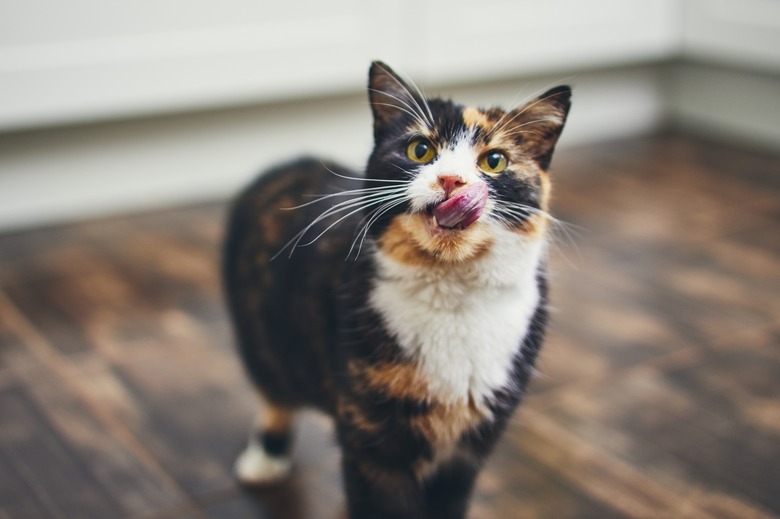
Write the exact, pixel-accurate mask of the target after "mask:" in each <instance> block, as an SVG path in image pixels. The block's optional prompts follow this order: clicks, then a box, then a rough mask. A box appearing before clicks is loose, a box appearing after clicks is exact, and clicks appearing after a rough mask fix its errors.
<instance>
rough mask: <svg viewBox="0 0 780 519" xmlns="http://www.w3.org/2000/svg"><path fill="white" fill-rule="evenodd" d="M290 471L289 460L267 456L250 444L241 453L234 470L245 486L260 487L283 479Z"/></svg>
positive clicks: (257, 446)
mask: <svg viewBox="0 0 780 519" xmlns="http://www.w3.org/2000/svg"><path fill="white" fill-rule="evenodd" d="M291 469H292V462H291V461H290V458H286V457H275V456H269V455H268V453H266V452H265V450H263V448H262V447H260V446H259V445H257V444H255V443H250V444H249V445H248V446H247V448H246V449H244V452H242V453H241V454H240V455H239V457H238V459H237V460H236V464H235V466H234V470H235V473H236V477H238V479H239V481H241V483H244V484H245V485H262V484H264V483H274V482H276V481H279V480H281V479H284V478H285V477H286V476H287V475H288V474H289V473H290V470H291Z"/></svg>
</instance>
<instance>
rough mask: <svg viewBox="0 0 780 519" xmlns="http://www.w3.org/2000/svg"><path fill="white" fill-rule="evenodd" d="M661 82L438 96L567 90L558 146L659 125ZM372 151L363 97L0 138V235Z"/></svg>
mask: <svg viewBox="0 0 780 519" xmlns="http://www.w3.org/2000/svg"><path fill="white" fill-rule="evenodd" d="M658 78H659V74H657V73H656V70H655V69H654V68H652V67H645V68H632V69H616V70H610V71H601V72H587V73H580V74H577V75H575V76H573V77H568V78H567V77H561V76H553V77H543V78H535V79H533V80H528V79H517V80H511V81H502V82H495V83H490V84H485V85H480V86H470V87H453V88H441V89H439V90H440V92H436V93H440V94H442V95H446V96H447V97H451V98H453V99H456V100H458V101H462V102H465V103H470V104H471V103H473V104H481V105H493V104H498V105H505V106H506V105H508V104H511V103H512V102H513V100H515V102H518V101H520V100H522V99H523V98H524V97H528V96H531V95H533V94H534V92H535V91H537V90H540V89H544V88H545V87H549V86H552V85H553V84H560V83H564V82H567V83H570V84H572V85H573V86H574V92H575V93H574V107H573V110H572V113H571V116H570V119H569V123H568V126H567V128H566V130H565V132H564V137H563V139H562V141H561V146H567V145H572V144H583V143H588V142H594V141H598V140H603V139H611V138H618V137H628V136H632V135H641V134H644V133H647V132H649V131H653V130H654V129H656V128H658V127H659V126H660V124H661V120H662V115H663V110H664V109H663V91H662V90H663V89H662V85H661V84H660V82H659V79H658ZM428 90H431V91H435V90H436V89H434V88H429V89H428ZM518 93H520V96H519V97H517V94H518ZM370 148H371V121H370V115H369V108H368V105H367V101H366V99H365V97H364V96H363V95H359V96H357V95H355V96H345V97H331V98H326V99H319V100H308V101H300V102H295V103H293V102H290V103H284V104H276V105H258V106H250V107H244V108H230V109H222V110H214V111H209V112H203V113H195V114H183V115H171V116H161V117H156V118H150V119H137V120H128V121H117V122H109V123H100V124H94V125H84V126H76V127H65V128H53V129H44V130H36V131H27V132H19V133H10V134H0V229H11V228H23V227H30V226H38V225H45V224H50V223H60V222H66V221H74V220H79V219H84V218H90V217H96V216H104V215H111V214H117V213H123V212H128V211H137V210H144V209H151V208H156V207H163V206H167V205H171V204H182V203H188V202H194V201H199V200H210V199H219V198H223V197H227V196H229V195H230V194H231V193H234V192H235V191H236V190H237V189H238V188H239V187H240V186H241V185H242V184H244V183H245V182H247V181H248V180H249V179H250V178H251V177H252V176H253V175H254V174H256V172H257V171H258V170H260V169H262V168H264V167H267V166H269V165H271V164H273V163H274V162H277V161H279V160H285V159H287V158H292V157H294V156H296V155H300V154H303V153H311V154H316V155H321V156H323V157H327V158H331V159H335V160H340V161H343V162H345V163H347V164H350V165H352V166H354V167H358V168H359V167H361V166H362V164H363V162H364V161H365V159H366V157H367V155H368V153H369V151H370Z"/></svg>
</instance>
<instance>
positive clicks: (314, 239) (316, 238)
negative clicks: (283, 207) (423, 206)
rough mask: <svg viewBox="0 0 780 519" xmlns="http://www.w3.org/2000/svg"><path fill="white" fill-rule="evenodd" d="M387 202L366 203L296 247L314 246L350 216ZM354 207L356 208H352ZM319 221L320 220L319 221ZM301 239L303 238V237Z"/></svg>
mask: <svg viewBox="0 0 780 519" xmlns="http://www.w3.org/2000/svg"><path fill="white" fill-rule="evenodd" d="M400 196H404V195H396V197H400ZM386 200H387V199H386V198H381V199H379V200H373V201H371V202H368V203H366V204H363V205H360V206H359V207H358V208H357V209H355V210H353V211H350V212H349V213H347V214H345V215H343V216H341V217H340V218H339V219H338V220H336V221H335V222H333V223H332V224H330V225H329V226H328V227H326V228H325V230H324V231H322V232H321V233H319V234H318V235H317V236H315V237H314V238H312V239H311V240H310V241H308V242H306V243H303V244H301V243H300V240H298V243H296V247H308V246H309V245H312V244H313V243H314V242H316V241H317V240H319V239H320V238H321V237H322V236H323V235H324V234H325V233H326V232H328V231H329V230H331V229H332V228H333V227H335V226H336V225H338V224H339V223H341V222H342V221H344V220H345V219H347V218H349V217H350V216H352V215H353V214H355V213H359V212H360V211H362V210H364V209H366V208H368V207H371V206H372V205H376V204H381V203H383V202H385V201H386ZM352 207H354V206H352ZM318 220H319V219H318ZM319 221H321V220H319ZM316 222H317V221H315V222H314V223H316ZM309 228H311V226H309ZM301 238H303V236H301Z"/></svg>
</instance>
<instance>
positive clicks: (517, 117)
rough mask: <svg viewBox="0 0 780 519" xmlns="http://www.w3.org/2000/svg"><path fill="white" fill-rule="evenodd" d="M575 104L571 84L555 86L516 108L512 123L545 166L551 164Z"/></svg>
mask: <svg viewBox="0 0 780 519" xmlns="http://www.w3.org/2000/svg"><path fill="white" fill-rule="evenodd" d="M569 108H571V88H570V87H569V86H567V85H561V86H557V87H554V88H551V89H550V90H548V91H547V92H545V93H544V94H542V95H540V96H539V97H537V98H536V99H534V100H532V101H529V102H528V103H526V104H525V105H523V106H521V107H520V108H517V109H515V110H514V111H513V112H512V114H511V115H512V119H511V121H512V127H513V128H514V129H515V130H516V132H517V134H518V135H521V136H522V137H521V143H522V145H523V147H524V148H525V149H526V151H527V152H528V153H530V155H531V157H532V158H533V159H534V160H535V161H536V162H537V163H538V164H539V167H540V168H542V169H543V170H547V169H548V168H549V167H550V161H551V160H552V154H553V151H555V145H556V144H557V142H558V138H559V137H560V136H561V132H562V131H563V126H564V125H565V124H566V118H567V117H568V115H569Z"/></svg>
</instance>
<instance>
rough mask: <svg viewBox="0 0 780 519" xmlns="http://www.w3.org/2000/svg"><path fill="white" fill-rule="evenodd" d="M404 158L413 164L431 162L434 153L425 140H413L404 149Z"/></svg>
mask: <svg viewBox="0 0 780 519" xmlns="http://www.w3.org/2000/svg"><path fill="white" fill-rule="evenodd" d="M406 156H407V157H409V158H410V159H412V160H413V161H415V162H420V163H423V164H424V163H426V162H430V161H432V160H433V157H435V156H436V151H435V150H434V149H433V146H432V145H431V143H430V142H428V141H427V140H425V139H415V140H413V141H412V142H410V143H409V146H407V147H406Z"/></svg>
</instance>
